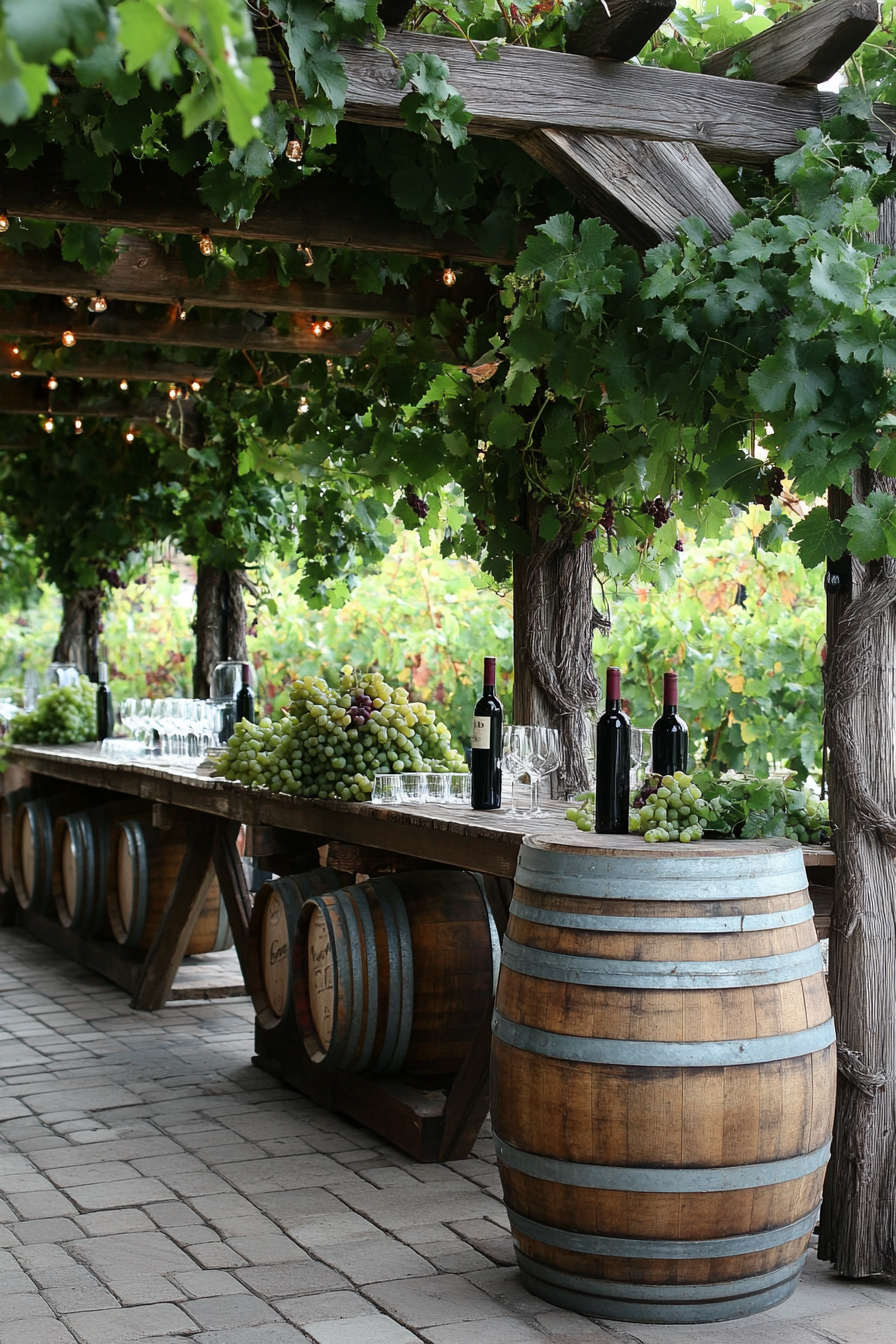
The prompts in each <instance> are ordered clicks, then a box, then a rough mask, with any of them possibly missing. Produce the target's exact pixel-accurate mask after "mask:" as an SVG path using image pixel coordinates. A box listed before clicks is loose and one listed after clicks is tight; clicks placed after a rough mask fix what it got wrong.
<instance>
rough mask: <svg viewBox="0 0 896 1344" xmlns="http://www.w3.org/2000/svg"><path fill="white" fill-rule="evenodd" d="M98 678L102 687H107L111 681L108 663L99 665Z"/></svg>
mask: <svg viewBox="0 0 896 1344" xmlns="http://www.w3.org/2000/svg"><path fill="white" fill-rule="evenodd" d="M97 676H98V680H99V683H100V685H101V686H105V684H106V682H107V681H108V680H109V664H108V663H100V665H99V669H98V673H97Z"/></svg>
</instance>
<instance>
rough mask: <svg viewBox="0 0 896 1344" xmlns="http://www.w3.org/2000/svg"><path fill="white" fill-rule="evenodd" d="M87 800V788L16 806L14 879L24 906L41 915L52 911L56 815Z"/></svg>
mask: <svg viewBox="0 0 896 1344" xmlns="http://www.w3.org/2000/svg"><path fill="white" fill-rule="evenodd" d="M87 796H88V797H89V796H90V795H89V794H88V795H87ZM95 796H96V795H95V794H94V797H95ZM84 801H85V795H84V793H83V792H82V793H54V794H50V795H49V797H47V798H31V799H29V800H28V802H25V803H22V804H21V806H20V807H18V808H17V809H16V814H15V818H14V820H13V826H12V882H13V886H14V887H15V893H16V900H17V901H18V902H19V905H20V906H21V907H22V909H23V910H31V911H33V912H34V913H36V914H39V915H49V914H51V913H52V911H53V908H54V907H53V831H54V827H55V824H56V818H57V817H60V816H62V815H63V814H64V813H66V812H75V811H77V810H78V808H79V807H83V806H84Z"/></svg>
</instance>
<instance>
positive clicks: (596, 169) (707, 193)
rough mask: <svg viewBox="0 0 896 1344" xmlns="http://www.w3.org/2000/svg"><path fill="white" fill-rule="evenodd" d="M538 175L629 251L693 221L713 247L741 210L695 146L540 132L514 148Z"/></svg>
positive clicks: (668, 235)
mask: <svg viewBox="0 0 896 1344" xmlns="http://www.w3.org/2000/svg"><path fill="white" fill-rule="evenodd" d="M520 143H521V144H522V146H523V148H524V149H526V150H527V151H528V152H529V153H530V154H531V155H532V157H533V158H534V159H536V160H537V162H538V163H540V164H541V165H542V167H543V168H547V169H548V171H549V172H552V173H553V174H554V176H555V177H557V178H559V180H560V181H561V182H562V183H563V185H564V186H565V187H568V188H569V190H570V191H571V192H572V193H573V194H574V195H575V196H576V197H577V198H578V199H579V200H580V201H581V202H582V204H583V205H585V206H587V207H588V209H589V210H590V211H591V212H592V214H595V215H599V216H600V218H601V219H605V220H606V221H607V223H608V224H612V226H613V228H614V229H616V231H617V233H619V234H620V236H621V237H622V238H624V239H625V240H626V241H627V242H630V243H633V244H634V246H635V247H637V248H640V249H642V250H643V249H646V248H649V247H655V246H656V245H657V243H660V242H663V241H665V240H667V239H671V238H674V237H675V235H676V231H677V229H678V227H679V225H680V223H681V221H682V219H684V218H686V217H687V216H688V215H699V216H700V217H701V218H702V219H705V220H706V222H707V224H708V225H709V228H710V232H711V234H712V237H713V240H714V241H716V242H719V241H720V240H721V239H722V238H725V237H727V235H728V234H729V233H730V231H731V219H732V216H734V215H735V214H736V213H737V212H738V210H740V208H741V207H740V206H739V205H738V203H737V201H736V200H735V199H734V197H733V196H732V195H731V193H730V191H729V190H728V188H727V187H726V186H725V184H724V183H723V182H722V181H721V179H720V178H719V177H718V176H717V175H716V173H714V172H713V170H712V168H711V167H710V165H709V164H708V163H707V162H706V159H704V157H703V155H702V154H701V153H700V151H699V150H698V149H696V148H695V147H694V145H688V144H677V145H672V144H663V143H661V142H658V141H653V140H622V139H615V138H614V137H612V136H601V135H581V134H579V133H577V132H575V131H573V132H567V131H556V130H549V129H547V128H543V129H542V130H540V131H532V132H530V133H529V134H528V135H526V136H524V137H523V138H522V140H521V141H520Z"/></svg>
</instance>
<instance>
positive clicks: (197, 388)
mask: <svg viewBox="0 0 896 1344" xmlns="http://www.w3.org/2000/svg"><path fill="white" fill-rule="evenodd" d="M190 387H191V388H192V389H193V391H194V392H199V391H200V390H201V388H202V384H201V383H200V382H197V380H196V379H195V378H194V379H193V381H192V383H191V384H190Z"/></svg>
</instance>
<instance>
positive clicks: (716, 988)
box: [492, 836, 836, 1324]
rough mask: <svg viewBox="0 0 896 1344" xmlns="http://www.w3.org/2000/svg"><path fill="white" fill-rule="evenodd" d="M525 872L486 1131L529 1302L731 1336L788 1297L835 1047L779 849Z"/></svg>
mask: <svg viewBox="0 0 896 1344" xmlns="http://www.w3.org/2000/svg"><path fill="white" fill-rule="evenodd" d="M587 845H588V847H587V848H585V847H584V846H585V842H584V841H583V844H581V845H578V846H576V844H575V842H574V841H570V842H569V843H566V842H561V841H552V840H546V839H536V838H528V839H527V840H525V841H524V843H523V846H522V848H521V850H520V856H519V862H518V867H517V873H516V882H515V887H514V898H513V903H512V906H511V915H510V922H509V924H508V929H507V935H506V937H505V940H504V948H503V954H502V966H501V977H500V982H499V985H498V995H497V1003H496V1011H495V1018H494V1037H493V1052H492V1124H493V1128H494V1134H495V1145H496V1149H497V1154H498V1165H499V1168H500V1173H501V1180H502V1182H503V1186H504V1197H505V1201H506V1204H507V1210H508V1214H509V1217H510V1224H511V1228H512V1229H513V1236H514V1241H515V1243H516V1250H517V1259H518V1261H519V1265H520V1270H521V1273H522V1277H523V1280H524V1282H525V1284H526V1286H527V1287H528V1288H529V1289H530V1291H531V1292H533V1293H535V1294H537V1295H538V1296H539V1297H542V1298H545V1299H546V1300H547V1301H549V1302H552V1303H554V1304H555V1305H558V1306H562V1307H568V1308H572V1309H573V1310H575V1311H580V1312H583V1313H585V1314H588V1315H594V1316H601V1317H608V1318H610V1319H612V1320H622V1321H654V1322H668V1323H670V1324H677V1323H693V1322H703V1321H720V1320H729V1319H733V1318H735V1317H740V1316H748V1315H751V1314H752V1313H754V1312H757V1311H763V1310H765V1309H766V1308H767V1307H771V1306H774V1305H775V1304H776V1303H778V1302H781V1301H783V1300H784V1299H785V1298H786V1297H788V1296H789V1295H790V1294H791V1293H792V1292H793V1290H794V1288H795V1286H796V1282H797V1279H798V1277H799V1273H800V1269H801V1268H802V1265H803V1261H804V1260H805V1257H806V1251H807V1248H808V1244H809V1238H810V1236H811V1234H812V1230H813V1228H814V1226H815V1222H816V1218H817V1215H818V1208H819V1204H820V1200H821V1186H822V1179H823V1176H824V1171H825V1166H826V1164H827V1160H828V1154H829V1150H830V1139H831V1128H832V1124H833V1109H834V1090H835V1080H836V1066H835V1045H834V1028H833V1022H832V1020H831V1014H830V1007H829V1004H828V997H827V991H826V988H825V979H824V974H823V972H822V965H821V954H820V949H819V947H818V943H817V940H816V937H815V929H814V927H813V922H812V905H811V902H810V901H809V898H808V892H807V889H806V876H805V870H804V868H803V860H802V854H801V851H800V849H799V846H798V845H795V844H792V843H791V842H790V841H787V840H765V841H738V842H734V843H730V842H729V843H715V842H710V841H707V842H704V843H701V844H700V845H699V847H685V846H679V845H677V844H656V845H651V846H645V845H644V843H643V841H641V840H638V839H636V838H635V837H631V838H629V837H626V836H612V837H611V836H589V837H587Z"/></svg>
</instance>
